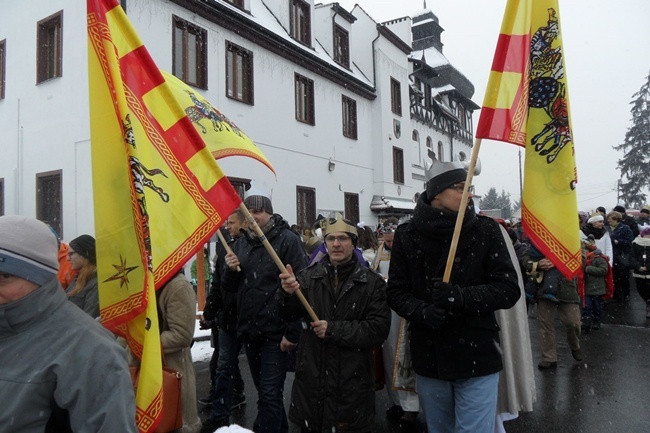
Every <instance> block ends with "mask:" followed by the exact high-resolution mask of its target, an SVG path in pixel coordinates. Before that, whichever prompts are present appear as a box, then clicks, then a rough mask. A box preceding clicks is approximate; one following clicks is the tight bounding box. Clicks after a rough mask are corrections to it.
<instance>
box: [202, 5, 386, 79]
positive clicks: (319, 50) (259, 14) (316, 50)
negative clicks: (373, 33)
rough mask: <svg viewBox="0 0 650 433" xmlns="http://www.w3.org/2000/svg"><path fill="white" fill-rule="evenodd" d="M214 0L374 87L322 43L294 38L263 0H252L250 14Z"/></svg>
mask: <svg viewBox="0 0 650 433" xmlns="http://www.w3.org/2000/svg"><path fill="white" fill-rule="evenodd" d="M212 1H213V2H216V3H219V4H222V5H225V6H227V7H228V8H230V9H231V10H233V11H235V12H236V13H237V14H239V15H240V16H241V17H242V18H244V19H246V20H248V21H251V22H253V23H256V24H258V25H259V26H261V27H263V28H265V29H267V30H268V31H270V32H272V33H275V34H276V35H278V36H280V37H281V38H282V39H284V40H285V41H287V42H288V43H290V44H291V45H293V46H294V47H296V48H298V49H300V50H301V51H304V52H305V53H308V54H311V55H315V56H316V57H318V58H319V59H320V60H323V61H325V62H326V63H328V64H330V65H331V66H333V67H335V68H337V69H339V70H340V71H342V72H343V73H345V74H347V75H349V76H351V77H353V78H355V79H357V80H359V81H360V82H362V83H364V84H366V85H368V86H370V87H374V84H373V83H372V82H371V81H370V80H368V79H367V78H366V77H365V76H364V75H363V74H361V73H360V72H359V71H358V69H356V68H355V69H354V70H353V71H350V70H349V69H346V68H344V67H342V66H341V65H339V64H338V63H336V62H335V61H334V59H332V58H331V57H330V56H329V55H328V54H327V52H326V51H325V50H324V49H323V47H322V46H321V44H320V43H318V42H315V43H314V47H313V48H310V47H307V46H305V45H303V44H301V43H300V42H298V41H296V40H295V39H293V38H292V37H291V35H290V34H289V33H288V32H287V30H286V29H285V28H284V27H282V25H281V24H280V22H279V21H278V19H277V18H276V17H275V16H274V15H273V14H272V13H271V11H270V10H269V9H267V7H266V6H265V5H264V3H262V1H261V0H251V2H250V11H249V12H250V14H249V13H246V12H244V11H242V10H241V9H239V8H237V7H234V6H233V5H232V4H230V3H229V2H227V1H225V0H212Z"/></svg>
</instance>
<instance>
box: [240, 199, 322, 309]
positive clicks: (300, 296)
mask: <svg viewBox="0 0 650 433" xmlns="http://www.w3.org/2000/svg"><path fill="white" fill-rule="evenodd" d="M239 209H241V211H242V212H244V215H245V216H246V219H247V220H248V223H249V224H250V226H251V227H252V228H253V230H255V233H257V236H259V238H260V240H261V241H262V244H264V248H266V251H268V253H269V254H270V255H271V258H272V259H273V261H274V262H275V265H276V266H277V267H278V269H280V271H281V272H282V273H283V274H286V273H287V272H288V271H287V268H286V267H285V266H284V263H282V260H280V257H278V254H277V253H276V252H275V250H274V249H273V247H272V246H271V244H270V243H269V240H268V239H266V235H265V234H264V232H263V231H262V229H261V228H260V226H259V225H257V222H256V221H255V219H253V216H252V215H251V213H250V212H249V211H248V208H247V207H246V205H245V204H244V203H240V204H239ZM295 293H296V295H297V296H298V299H300V302H301V303H302V305H303V307H305V310H307V313H309V317H311V319H312V320H313V321H314V322H316V321H318V316H317V315H316V313H315V312H314V309H313V308H311V305H309V302H307V299H306V298H305V295H303V294H302V291H301V290H296V292H295Z"/></svg>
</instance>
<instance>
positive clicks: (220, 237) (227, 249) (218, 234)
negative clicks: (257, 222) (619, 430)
mask: <svg viewBox="0 0 650 433" xmlns="http://www.w3.org/2000/svg"><path fill="white" fill-rule="evenodd" d="M217 236H219V242H221V245H223V247H224V248H225V249H226V254H229V253H232V248H230V245H228V242H226V238H224V237H223V233H221V229H219V230H217ZM237 272H241V268H240V267H239V265H238V266H237Z"/></svg>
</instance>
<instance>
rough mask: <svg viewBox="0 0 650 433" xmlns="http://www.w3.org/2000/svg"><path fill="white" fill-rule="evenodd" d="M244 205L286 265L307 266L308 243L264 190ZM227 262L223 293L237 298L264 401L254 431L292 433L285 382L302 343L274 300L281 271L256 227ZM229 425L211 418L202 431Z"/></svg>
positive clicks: (243, 336)
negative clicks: (289, 357)
mask: <svg viewBox="0 0 650 433" xmlns="http://www.w3.org/2000/svg"><path fill="white" fill-rule="evenodd" d="M258 191H260V190H259V189H258ZM244 204H245V205H246V207H247V208H248V210H249V211H250V213H251V215H252V217H253V219H254V220H255V222H256V223H257V225H259V227H260V228H261V229H262V232H263V233H264V236H265V237H266V239H267V240H268V242H269V243H270V244H271V246H272V247H273V249H274V250H275V252H276V253H277V255H278V257H279V258H280V260H282V263H284V264H290V265H291V266H292V267H293V269H294V270H296V271H299V270H301V269H302V268H304V267H306V266H307V256H306V253H305V250H304V247H303V245H302V241H301V240H300V238H299V237H298V235H297V234H296V233H294V232H293V231H292V230H291V228H290V226H289V223H288V222H287V221H285V220H284V219H283V218H282V216H281V215H279V214H274V213H273V205H272V204H271V199H270V197H268V196H266V195H263V194H262V192H261V191H260V192H255V193H249V195H248V196H247V197H246V198H245V199H244ZM225 261H226V269H225V270H224V273H223V276H222V280H221V288H222V290H225V291H229V292H236V293H237V334H238V336H239V337H240V338H241V339H242V343H243V345H244V348H245V350H246V357H247V358H248V365H249V367H250V371H251V376H252V377H253V383H254V384H255V388H257V392H258V398H259V400H258V404H257V407H258V416H257V419H256V428H254V429H253V430H255V431H256V432H258V433H286V432H287V431H288V428H289V424H288V422H287V414H286V412H285V410H284V395H283V393H284V379H285V377H286V369H287V352H289V351H290V350H291V349H292V348H293V347H294V346H295V344H294V343H295V342H297V341H298V324H296V326H293V327H291V326H287V325H286V324H285V323H284V322H283V321H282V320H281V319H280V315H279V312H278V305H277V302H276V301H275V297H274V294H275V292H276V291H277V290H279V288H280V277H279V274H280V271H279V270H278V268H277V266H276V265H275V262H274V261H273V258H272V257H271V255H270V254H269V253H268V252H267V251H266V249H265V247H264V245H263V244H262V240H261V239H260V238H259V236H258V235H257V232H256V231H255V230H253V228H252V227H250V224H249V226H248V227H247V229H246V231H245V232H244V235H243V236H242V237H241V238H239V239H238V240H237V241H236V242H235V243H234V244H233V245H232V252H230V253H228V254H226V257H225ZM238 267H239V269H238ZM223 425H228V419H227V418H224V419H214V418H210V419H208V420H206V421H205V422H204V423H203V428H202V430H201V432H203V433H212V432H213V431H214V430H215V428H217V427H220V426H223Z"/></svg>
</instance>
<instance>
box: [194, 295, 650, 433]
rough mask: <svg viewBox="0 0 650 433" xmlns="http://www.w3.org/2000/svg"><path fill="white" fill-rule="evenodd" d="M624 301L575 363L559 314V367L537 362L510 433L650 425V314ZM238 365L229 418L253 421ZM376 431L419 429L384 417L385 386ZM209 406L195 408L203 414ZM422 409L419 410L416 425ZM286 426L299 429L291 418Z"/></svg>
mask: <svg viewBox="0 0 650 433" xmlns="http://www.w3.org/2000/svg"><path fill="white" fill-rule="evenodd" d="M631 295H632V296H631V300H630V302H629V303H628V304H614V303H610V304H608V305H607V307H606V309H605V313H604V317H603V327H602V329H601V330H599V331H591V332H590V333H588V334H583V336H582V337H581V344H582V350H583V352H584V354H585V360H584V361H582V362H580V363H578V362H576V361H574V360H573V358H572V357H571V351H570V350H569V347H568V346H567V344H566V340H565V338H564V330H563V328H562V325H561V323H560V322H559V320H558V321H556V331H557V332H556V335H557V344H558V367H557V369H555V370H550V371H540V370H538V369H537V368H535V382H536V388H537V402H536V403H535V405H534V411H533V412H531V413H521V414H520V415H519V418H517V419H516V420H513V421H508V422H506V423H505V428H506V431H507V432H508V433H542V432H545V433H546V432H563V433H611V432H617V433H642V432H650V412H649V411H648V410H647V401H648V399H649V398H650V389H649V385H648V383H649V377H650V363H649V362H648V360H649V359H650V329H649V327H650V320H648V319H646V318H645V304H644V303H643V301H642V300H641V298H640V297H639V296H638V294H637V293H636V290H635V289H634V287H632V294H631ZM529 326H530V331H531V341H532V346H533V347H532V349H533V363H534V365H535V366H536V365H537V363H538V362H539V344H538V342H539V334H538V325H537V320H536V319H535V311H534V309H533V310H532V311H531V312H530V314H529ZM195 368H196V375H197V393H198V396H199V398H200V397H203V396H205V395H206V394H207V392H208V389H209V373H208V363H207V362H205V361H201V362H197V363H195ZM240 368H241V371H242V374H243V376H244V379H245V382H246V396H247V401H248V403H247V404H246V405H244V406H243V407H241V408H239V409H236V410H235V411H234V413H233V419H232V422H234V423H237V424H239V425H242V426H244V427H247V428H251V427H252V425H253V421H254V419H255V415H256V412H257V411H256V407H255V399H256V392H255V389H254V386H253V382H252V380H251V379H250V374H249V373H248V364H247V362H246V357H245V356H244V355H243V354H242V355H240ZM292 381H293V373H289V374H288V375H287V380H286V382H285V407H286V408H287V410H288V407H289V404H290V398H291V393H290V390H291V384H292ZM376 397H377V398H376V422H375V430H374V432H375V433H397V432H407V431H412V432H413V433H420V432H424V431H425V430H424V427H423V426H422V425H421V426H420V427H419V428H417V429H415V430H414V429H410V430H406V429H402V428H401V427H400V426H399V425H397V424H395V423H392V422H389V421H388V420H387V419H386V416H385V413H386V409H388V403H387V399H386V391H385V390H381V391H378V392H377V394H376ZM208 414H209V412H208V411H206V410H203V411H201V412H200V415H201V417H202V419H205V418H206V417H207V416H208ZM421 421H422V416H421V415H420V424H421ZM289 431H290V433H299V431H300V429H299V427H297V426H296V425H293V424H291V427H290V430H289Z"/></svg>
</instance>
